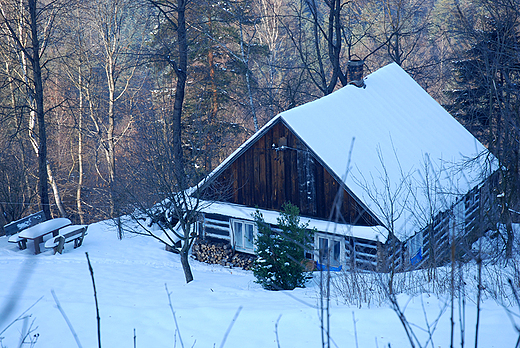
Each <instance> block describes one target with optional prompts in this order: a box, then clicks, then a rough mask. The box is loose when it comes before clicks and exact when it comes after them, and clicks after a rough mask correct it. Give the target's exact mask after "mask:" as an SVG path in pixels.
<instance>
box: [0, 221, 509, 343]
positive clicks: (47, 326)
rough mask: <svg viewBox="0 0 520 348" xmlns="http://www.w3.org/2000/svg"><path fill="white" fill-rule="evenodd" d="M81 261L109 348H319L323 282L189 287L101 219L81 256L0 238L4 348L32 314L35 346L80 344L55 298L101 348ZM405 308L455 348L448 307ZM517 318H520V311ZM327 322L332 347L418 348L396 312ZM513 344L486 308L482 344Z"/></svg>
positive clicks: (495, 310) (348, 310)
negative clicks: (268, 287) (285, 287)
mask: <svg viewBox="0 0 520 348" xmlns="http://www.w3.org/2000/svg"><path fill="white" fill-rule="evenodd" d="M85 252H88V254H89V257H90V260H91V263H92V267H93V269H94V276H95V282H96V290H97V294H98V300H99V311H100V318H101V343H102V346H103V347H133V346H134V329H135V335H136V338H135V345H136V347H139V348H143V347H154V348H158V347H181V341H180V340H181V339H182V343H183V346H184V347H221V344H222V342H223V339H224V337H225V336H226V334H227V338H226V341H225V345H224V346H225V347H241V348H242V347H262V348H264V347H278V346H279V347H282V348H288V347H298V348H301V347H320V346H321V331H320V320H319V310H318V302H319V300H318V289H319V288H318V286H317V284H316V281H310V282H309V284H308V287H307V288H305V289H296V290H294V291H278V292H271V291H265V290H263V289H262V288H261V287H260V286H259V285H258V284H256V283H254V277H253V275H252V273H251V272H248V271H244V270H241V269H229V268H225V267H221V266H216V265H207V264H202V263H199V262H197V261H193V260H192V261H191V265H192V270H193V274H194V277H195V280H194V281H193V282H191V283H189V284H185V281H184V276H183V272H182V267H181V265H180V260H179V256H178V255H175V254H173V253H169V252H166V251H165V250H164V248H163V246H162V245H161V244H160V243H159V242H157V241H156V240H154V239H151V238H147V237H144V236H139V235H128V234H126V235H125V238H124V239H123V240H118V239H117V234H116V232H115V230H114V228H113V227H112V226H111V225H110V224H108V223H105V222H101V223H97V224H93V225H91V226H90V227H89V230H88V235H87V236H86V237H85V240H84V244H83V245H82V246H81V247H80V248H78V249H73V248H72V245H71V244H70V243H69V244H67V245H66V247H65V251H64V253H63V254H62V255H59V254H57V255H53V253H52V251H51V250H46V251H44V252H43V253H41V254H39V255H34V254H33V253H34V249H33V247H32V245H31V244H30V243H29V245H28V248H27V249H26V250H18V247H17V245H15V244H12V243H8V242H7V237H0V332H1V333H0V347H9V348H12V347H18V346H19V340H20V334H21V332H24V329H23V326H24V321H23V320H19V321H15V322H14V323H13V320H15V319H16V318H17V317H18V316H20V315H22V313H24V312H25V311H27V312H26V314H27V315H28V316H30V318H29V321H27V324H28V325H29V326H30V327H31V328H32V330H33V331H32V336H33V337H34V335H38V337H37V342H36V344H35V347H52V348H55V347H77V346H78V344H77V343H76V341H75V339H74V337H73V334H72V331H71V329H69V327H68V325H67V323H66V320H65V319H64V317H63V315H62V314H61V313H60V311H59V310H58V308H57V305H56V302H55V300H54V298H53V295H52V292H51V291H52V290H53V291H54V293H55V295H56V298H57V299H58V301H59V303H60V304H61V307H62V309H63V311H64V313H65V314H66V317H67V318H68V320H69V321H70V324H71V326H72V327H73V330H74V331H75V332H76V334H77V338H78V340H79V342H80V343H81V346H82V347H95V346H97V324H96V307H95V303H94V295H93V288H92V281H91V277H90V273H89V269H88V264H87V259H86V256H85ZM165 286H167V288H168V291H169V292H170V294H171V295H170V298H171V303H172V307H173V309H174V310H175V314H176V315H175V316H176V319H177V323H178V327H179V332H176V326H175V320H174V317H173V315H172V311H171V309H170V306H169V300H168V295H167V292H166V288H165ZM399 300H400V301H401V303H402V304H403V305H404V304H405V303H407V306H406V311H405V314H406V316H407V319H408V320H409V321H410V322H412V323H414V324H416V325H417V327H415V332H416V334H417V335H419V336H420V337H421V342H426V340H427V335H426V334H425V332H424V331H423V329H425V328H426V327H427V326H428V325H429V326H432V327H433V326H436V330H435V334H434V336H433V342H432V343H429V344H428V347H432V348H438V347H449V345H450V311H449V308H446V299H444V298H437V297H436V296H433V295H428V294H422V295H420V296H415V297H412V298H410V297H408V296H406V295H400V297H399ZM11 305H14V306H11ZM31 306H32V307H31ZM443 309H444V310H443ZM509 309H511V310H514V312H515V313H517V314H518V309H517V308H509ZM441 312H443V315H442V317H441V318H440V320H439V322H438V323H436V322H435V321H436V319H437V318H438V316H439V313H441ZM237 313H238V316H236V315H237ZM330 313H331V316H330V328H331V338H332V342H331V346H332V347H334V346H337V347H363V348H367V347H388V344H391V346H392V347H410V345H409V343H408V340H407V338H406V334H405V331H404V329H403V327H402V326H401V324H400V322H399V319H398V317H397V315H396V314H395V313H394V312H393V311H392V310H391V309H390V308H389V306H388V305H381V306H375V305H371V306H366V305H363V306H362V307H361V308H358V307H355V306H348V305H345V304H343V303H342V302H341V301H339V300H333V301H331V308H330ZM475 313H476V305H475V303H474V302H471V301H468V303H467V307H466V325H465V346H468V347H473V346H474V339H475V333H474V331H475V329H474V328H475ZM235 316H236V320H235V321H233V319H234V317H235ZM425 317H427V321H428V324H426V323H425ZM354 319H355V323H354ZM517 322H518V317H517ZM10 324H12V325H11V326H10V327H8V328H7V329H6V327H7V326H8V325H10ZM455 324H456V327H457V328H456V330H455V332H456V335H455V342H456V345H455V346H457V347H460V335H459V333H460V330H459V329H458V325H459V320H458V318H456V320H455ZM231 325H232V328H231V330H230V331H228V329H229V327H230V326H231ZM277 335H278V339H277ZM33 339H34V338H33ZM517 339H518V333H517V332H516V331H515V329H514V327H513V325H512V323H511V320H510V318H509V316H508V315H507V314H506V310H505V309H504V308H503V307H501V306H500V305H498V304H496V303H495V302H494V301H493V300H490V299H488V300H486V301H485V302H484V303H483V305H482V313H481V321H480V332H479V337H478V342H479V347H500V348H504V347H514V346H515V344H516V341H517ZM356 340H357V342H356ZM27 341H29V340H27ZM26 346H29V345H26ZM24 347H25V345H24Z"/></svg>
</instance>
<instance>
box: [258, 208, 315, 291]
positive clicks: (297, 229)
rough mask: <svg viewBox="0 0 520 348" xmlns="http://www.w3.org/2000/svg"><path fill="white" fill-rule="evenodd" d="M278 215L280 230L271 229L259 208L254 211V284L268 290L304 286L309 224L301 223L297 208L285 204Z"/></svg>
mask: <svg viewBox="0 0 520 348" xmlns="http://www.w3.org/2000/svg"><path fill="white" fill-rule="evenodd" d="M282 209H283V210H282V212H281V213H280V217H279V218H278V226H279V228H280V229H281V232H277V231H273V230H272V229H271V226H270V225H269V224H268V223H266V222H265V221H264V218H263V216H262V213H260V212H259V211H258V210H257V211H256V212H255V213H254V214H253V216H254V218H255V222H256V225H257V227H258V236H257V238H256V247H257V249H256V254H257V255H258V258H257V260H256V261H255V263H254V265H253V274H254V275H255V277H256V283H259V284H261V285H262V287H263V288H264V289H267V290H292V289H294V288H296V287H304V286H305V276H306V271H305V250H309V248H310V238H311V237H312V236H311V233H309V231H308V230H307V226H308V224H300V216H299V215H300V210H299V209H298V207H297V206H295V205H293V204H291V203H286V204H284V205H283V207H282Z"/></svg>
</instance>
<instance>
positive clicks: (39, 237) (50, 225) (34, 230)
mask: <svg viewBox="0 0 520 348" xmlns="http://www.w3.org/2000/svg"><path fill="white" fill-rule="evenodd" d="M70 224H71V221H70V220H69V219H67V218H56V219H51V220H47V221H44V222H40V223H39V224H37V225H34V226H32V227H29V228H27V229H25V230H23V231H22V232H20V233H19V234H18V237H19V238H23V239H25V240H33V241H34V253H35V254H39V253H40V243H42V242H43V237H44V236H45V235H47V234H50V233H52V235H53V236H57V235H58V230H59V229H60V228H63V227H65V226H68V225H70Z"/></svg>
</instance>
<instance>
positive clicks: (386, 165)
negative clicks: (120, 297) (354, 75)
mask: <svg viewBox="0 0 520 348" xmlns="http://www.w3.org/2000/svg"><path fill="white" fill-rule="evenodd" d="M358 86H361V87H358ZM485 152H486V149H485V148H484V147H483V146H482V145H481V144H480V143H479V142H478V141H477V140H476V139H475V138H474V137H473V136H472V135H471V134H470V133H469V132H468V131H467V130H466V129H465V128H464V127H463V126H462V125H460V124H459V123H458V122H457V121H456V120H455V119H454V118H453V117H452V116H451V115H449V114H448V113H447V112H446V111H445V110H444V109H443V108H442V107H441V106H440V105H439V104H438V103H437V102H436V101H435V100H434V99H433V98H432V97H431V96H429V95H428V93H426V91H424V90H423V89H422V88H421V87H420V86H419V85H418V84H417V83H416V82H415V81H414V80H413V79H412V78H411V77H410V76H409V75H408V74H407V73H406V72H405V71H404V70H403V69H402V68H401V67H399V66H398V65H397V64H390V65H388V66H386V67H384V68H382V69H380V70H378V71H376V72H374V73H372V74H370V75H369V76H367V77H365V78H364V84H359V83H358V84H356V85H348V86H345V87H343V88H341V89H340V90H338V91H336V92H334V93H332V94H330V95H328V96H326V97H323V98H321V99H319V100H316V101H313V102H310V103H308V104H305V105H302V106H299V107H296V108H294V109H291V110H288V111H286V112H283V113H281V114H279V115H278V116H276V117H275V118H273V119H272V120H271V121H270V122H268V123H267V124H266V125H265V126H264V127H263V128H262V129H261V130H260V131H258V132H257V133H256V134H254V135H253V136H252V137H251V138H250V139H249V140H247V141H246V142H245V143H244V144H243V145H242V146H240V148H238V149H237V150H236V151H235V152H234V153H233V154H231V155H230V156H229V157H228V158H227V159H226V160H225V161H224V162H223V163H221V164H220V165H219V166H218V167H217V168H216V169H215V170H214V171H213V172H212V173H211V174H210V175H209V176H208V177H207V178H206V179H204V180H203V181H202V182H201V183H200V184H199V185H198V187H197V189H196V191H195V195H196V196H198V197H201V198H202V199H203V200H205V201H207V202H211V204H204V205H203V208H202V209H201V213H202V215H203V221H202V222H201V226H200V230H201V234H202V236H203V238H206V239H208V240H213V241H224V242H226V243H229V245H230V247H231V249H232V250H234V251H235V252H241V253H250V254H252V253H254V243H253V241H254V236H255V234H256V226H255V224H254V222H253V217H252V213H253V212H254V211H255V210H256V209H257V208H258V209H259V210H260V211H261V212H262V213H263V215H264V218H265V220H266V222H268V223H270V224H271V225H272V226H273V227H276V218H277V217H278V216H279V214H278V213H279V211H280V210H281V208H282V205H283V204H284V203H285V202H291V203H292V204H294V205H297V206H298V207H299V208H300V212H301V220H302V222H304V223H309V228H316V230H317V231H318V233H316V234H315V236H314V249H315V250H314V251H315V252H314V253H311V256H310V257H311V258H314V260H315V261H316V262H317V263H318V264H320V263H323V260H324V259H330V266H331V268H334V269H340V268H342V267H343V268H344V267H347V268H352V267H356V268H357V267H359V268H364V269H380V270H385V269H388V267H389V264H390V263H392V265H394V266H395V263H399V262H403V258H404V256H403V255H404V253H403V250H404V246H405V244H402V243H401V242H399V240H406V239H407V238H408V237H410V236H413V235H414V234H415V233H417V232H418V231H422V230H423V229H424V228H425V226H427V224H428V223H429V221H431V218H432V216H435V215H436V214H438V213H439V212H442V211H446V210H447V209H450V207H452V206H453V204H454V203H455V202H457V200H460V199H461V197H464V195H465V194H466V193H468V192H470V191H471V189H472V188H474V187H476V186H478V185H480V184H481V182H482V181H483V180H484V179H485V178H486V177H487V175H488V174H489V167H490V165H489V163H488V162H487V161H486V159H487V158H489V157H486V156H482V153H485ZM479 155H480V156H479ZM468 159H473V161H471V162H468ZM462 164H464V165H462ZM432 214H433V215H432ZM411 256H412V257H413V256H414V255H411ZM408 259H409V258H408Z"/></svg>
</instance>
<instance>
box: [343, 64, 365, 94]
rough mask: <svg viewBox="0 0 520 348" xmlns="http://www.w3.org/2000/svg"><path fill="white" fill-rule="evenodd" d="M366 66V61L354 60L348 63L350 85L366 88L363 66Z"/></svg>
mask: <svg viewBox="0 0 520 348" xmlns="http://www.w3.org/2000/svg"><path fill="white" fill-rule="evenodd" d="M364 65H365V60H363V59H352V60H349V61H348V63H347V73H348V84H349V85H354V86H356V87H359V88H361V87H363V88H365V87H366V85H365V81H364V80H363V66H364Z"/></svg>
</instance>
